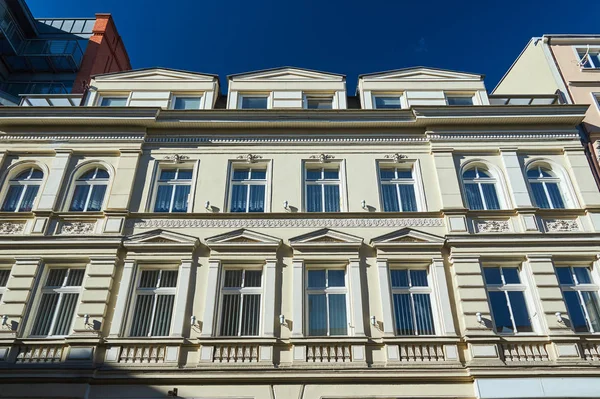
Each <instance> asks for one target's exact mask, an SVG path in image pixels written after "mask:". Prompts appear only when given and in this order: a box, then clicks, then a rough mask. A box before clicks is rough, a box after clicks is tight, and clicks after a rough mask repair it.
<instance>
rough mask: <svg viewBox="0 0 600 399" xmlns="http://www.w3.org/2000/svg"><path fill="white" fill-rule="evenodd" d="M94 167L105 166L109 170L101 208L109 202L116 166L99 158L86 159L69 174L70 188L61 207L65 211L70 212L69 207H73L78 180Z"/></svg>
mask: <svg viewBox="0 0 600 399" xmlns="http://www.w3.org/2000/svg"><path fill="white" fill-rule="evenodd" d="M92 168H104V169H105V170H106V171H107V172H108V179H107V181H106V191H105V192H104V198H103V200H102V206H101V208H100V210H104V208H105V207H106V204H107V203H108V199H109V198H110V195H111V190H112V184H113V180H114V178H115V169H114V167H113V166H112V165H111V164H109V163H107V162H105V161H102V160H98V159H92V160H89V161H85V162H82V163H80V164H79V165H77V166H76V167H75V170H73V172H71V174H70V176H69V190H68V192H67V195H66V196H65V197H64V200H63V203H62V206H61V209H62V210H63V211H64V212H69V208H70V207H71V202H72V201H73V194H75V187H76V185H77V180H78V179H79V178H80V177H81V176H82V175H83V174H84V173H86V172H87V171H88V170H90V169H92ZM91 191H92V190H91V189H90V193H91Z"/></svg>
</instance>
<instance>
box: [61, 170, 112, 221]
mask: <svg viewBox="0 0 600 399" xmlns="http://www.w3.org/2000/svg"><path fill="white" fill-rule="evenodd" d="M108 179H109V174H108V172H107V171H106V170H105V169H103V168H101V167H95V168H92V169H90V170H88V171H87V172H85V173H84V174H82V175H81V176H80V177H79V178H78V179H77V180H76V181H75V190H74V192H73V198H72V199H71V206H70V207H69V210H70V211H75V212H93V211H99V210H101V209H102V203H103V202H104V194H106V187H107V186H108Z"/></svg>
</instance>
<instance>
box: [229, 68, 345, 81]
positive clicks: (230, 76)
mask: <svg viewBox="0 0 600 399" xmlns="http://www.w3.org/2000/svg"><path fill="white" fill-rule="evenodd" d="M285 69H297V70H299V71H306V72H314V73H323V74H327V75H334V76H340V77H342V78H344V79H346V75H344V74H340V73H332V72H325V71H318V70H316V69H308V68H298V67H295V66H281V67H276V68H267V69H259V70H256V71H248V72H241V73H234V74H231V75H227V79H231V78H235V77H236V76H244V75H251V74H254V73H262V72H274V71H282V70H285Z"/></svg>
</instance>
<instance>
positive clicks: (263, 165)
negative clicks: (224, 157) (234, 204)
mask: <svg viewBox="0 0 600 399" xmlns="http://www.w3.org/2000/svg"><path fill="white" fill-rule="evenodd" d="M272 163H273V162H272V160H270V159H269V160H261V161H257V162H254V163H248V162H246V161H240V160H230V161H229V165H228V166H227V176H228V180H227V187H226V191H225V193H226V194H225V204H224V206H223V208H222V209H226V212H230V213H268V212H271V189H272V185H273V179H272V174H273V167H272ZM242 169H248V170H250V171H251V170H253V169H258V170H263V169H264V170H265V180H250V179H245V180H243V181H241V182H237V183H235V184H234V181H233V173H234V172H235V170H242ZM234 185H246V186H250V185H264V186H265V198H264V209H263V211H262V212H249V211H248V207H249V206H250V190H247V193H246V211H245V212H231V194H232V191H233V186H234Z"/></svg>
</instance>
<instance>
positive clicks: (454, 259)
mask: <svg viewBox="0 0 600 399" xmlns="http://www.w3.org/2000/svg"><path fill="white" fill-rule="evenodd" d="M480 261H481V259H480V257H479V255H452V256H450V263H452V264H454V263H480Z"/></svg>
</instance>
